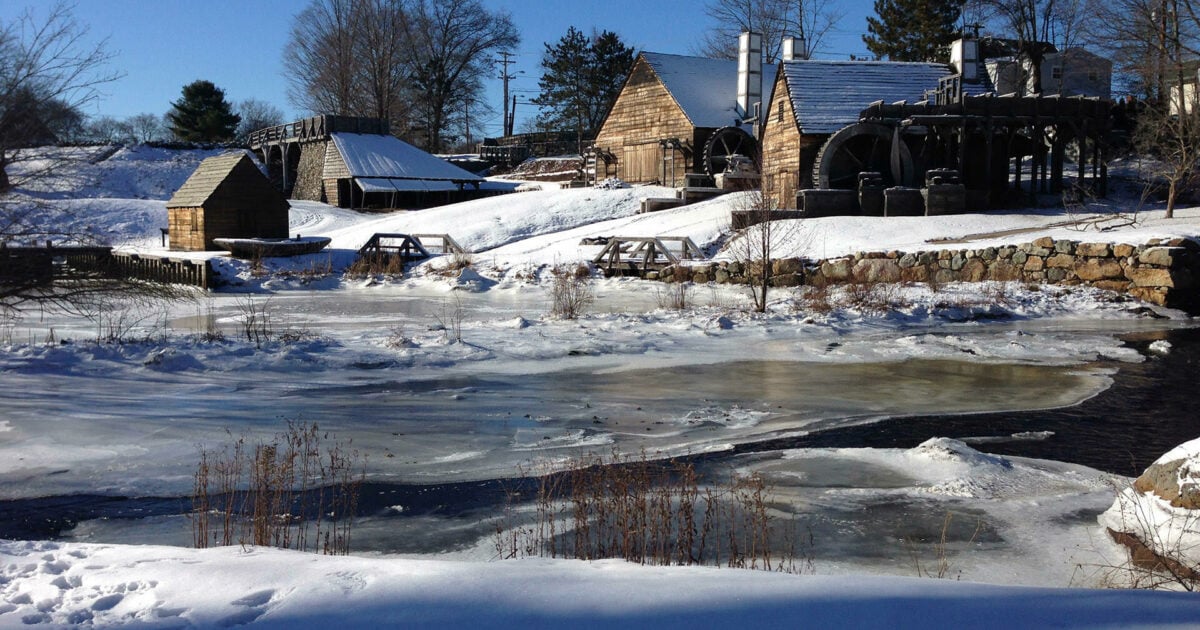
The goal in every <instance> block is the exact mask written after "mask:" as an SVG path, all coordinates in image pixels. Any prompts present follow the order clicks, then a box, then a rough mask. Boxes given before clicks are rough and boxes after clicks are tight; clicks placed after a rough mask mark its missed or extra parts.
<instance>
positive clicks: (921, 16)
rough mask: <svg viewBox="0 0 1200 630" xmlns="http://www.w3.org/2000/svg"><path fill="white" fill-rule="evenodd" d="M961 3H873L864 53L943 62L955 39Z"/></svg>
mask: <svg viewBox="0 0 1200 630" xmlns="http://www.w3.org/2000/svg"><path fill="white" fill-rule="evenodd" d="M963 4H964V1H963V0H875V16H874V17H870V16H868V17H867V32H868V33H869V34H868V35H863V42H864V43H865V44H866V45H867V50H869V51H871V54H873V55H875V56H876V57H878V58H883V57H887V58H888V59H890V60H892V61H941V62H944V61H947V60H948V59H947V56H946V47H947V46H949V45H950V43H951V42H952V41H954V40H955V39H957V38H958V28H957V24H958V18H959V16H960V15H962V10H963Z"/></svg>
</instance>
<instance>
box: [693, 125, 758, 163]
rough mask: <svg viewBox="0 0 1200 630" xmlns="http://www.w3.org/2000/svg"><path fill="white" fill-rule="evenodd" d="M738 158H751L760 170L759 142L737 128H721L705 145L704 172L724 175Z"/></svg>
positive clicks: (713, 133)
mask: <svg viewBox="0 0 1200 630" xmlns="http://www.w3.org/2000/svg"><path fill="white" fill-rule="evenodd" d="M737 156H742V157H748V158H750V159H751V160H752V161H753V162H754V166H755V168H758V142H756V141H755V140H754V138H753V137H752V136H751V135H750V134H748V133H746V132H745V131H743V130H741V129H739V128H737V127H721V128H720V129H717V130H716V131H714V132H712V135H710V136H709V137H708V141H707V142H705V143H704V156H703V157H704V172H705V173H708V174H709V175H717V174H719V173H724V172H725V170H726V169H727V168H728V167H729V163H730V162H732V161H733V160H734V158H735V157H737Z"/></svg>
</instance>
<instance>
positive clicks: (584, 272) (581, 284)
mask: <svg viewBox="0 0 1200 630" xmlns="http://www.w3.org/2000/svg"><path fill="white" fill-rule="evenodd" d="M550 275H551V276H552V278H553V283H552V284H551V285H550V314H551V315H553V316H555V317H561V318H563V319H576V318H577V317H579V316H580V315H583V314H584V313H585V312H586V311H587V309H588V307H589V306H591V305H592V302H594V301H596V293H595V291H593V290H592V278H591V270H590V269H588V268H587V266H586V265H577V266H575V267H571V266H570V265H556V266H554V267H553V268H552V269H551V270H550Z"/></svg>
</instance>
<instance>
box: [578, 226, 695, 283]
mask: <svg viewBox="0 0 1200 630" xmlns="http://www.w3.org/2000/svg"><path fill="white" fill-rule="evenodd" d="M667 243H671V244H673V245H675V247H674V248H672V247H669V246H668V245H667ZM702 259H704V252H702V251H700V248H699V247H697V246H696V243H694V242H693V241H692V239H691V238H689V237H687V236H651V237H641V236H614V237H611V238H609V239H608V244H607V245H605V246H604V249H603V250H601V251H600V253H599V254H597V255H596V257H595V258H594V259H592V262H593V263H595V264H596V266H598V267H600V268H601V269H603V270H604V275H606V276H628V275H636V276H645V275H646V272H648V271H659V270H661V269H663V268H664V267H668V266H671V265H677V264H679V262H680V261H682V260H702Z"/></svg>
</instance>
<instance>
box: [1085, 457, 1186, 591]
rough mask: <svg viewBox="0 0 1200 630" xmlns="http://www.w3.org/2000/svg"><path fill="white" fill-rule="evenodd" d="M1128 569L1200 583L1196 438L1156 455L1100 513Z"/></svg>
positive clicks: (1175, 579)
mask: <svg viewBox="0 0 1200 630" xmlns="http://www.w3.org/2000/svg"><path fill="white" fill-rule="evenodd" d="M1100 523H1101V524H1102V525H1104V526H1105V527H1107V528H1108V530H1109V534H1110V535H1112V537H1113V539H1114V540H1116V541H1117V542H1119V543H1121V544H1124V545H1125V546H1126V547H1128V548H1129V549H1130V554H1131V557H1130V562H1131V569H1132V570H1134V571H1137V570H1142V571H1148V572H1154V573H1157V574H1158V575H1160V576H1162V577H1166V578H1167V579H1168V582H1172V581H1177V580H1186V581H1193V582H1195V581H1200V438H1198V439H1195V440H1191V441H1189V442H1185V443H1183V444H1181V445H1179V446H1177V447H1175V448H1173V449H1171V450H1170V451H1168V452H1167V453H1166V454H1165V455H1163V456H1162V457H1160V458H1158V460H1156V461H1155V462H1154V463H1153V464H1151V465H1150V466H1149V467H1148V468H1147V469H1146V471H1145V472H1144V473H1142V475H1141V476H1140V477H1138V478H1137V479H1136V480H1134V482H1133V484H1132V485H1131V486H1130V487H1128V488H1125V489H1123V490H1122V491H1121V493H1120V494H1119V495H1118V496H1117V499H1116V501H1114V502H1113V505H1112V507H1110V508H1109V509H1108V511H1106V512H1105V513H1104V514H1101V515H1100Z"/></svg>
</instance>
